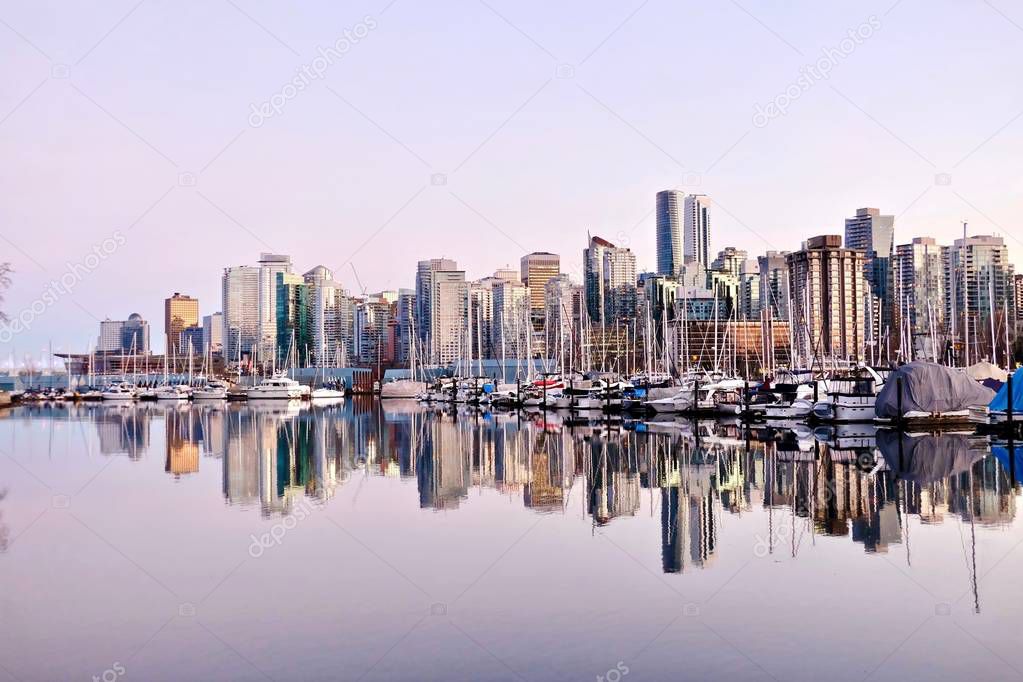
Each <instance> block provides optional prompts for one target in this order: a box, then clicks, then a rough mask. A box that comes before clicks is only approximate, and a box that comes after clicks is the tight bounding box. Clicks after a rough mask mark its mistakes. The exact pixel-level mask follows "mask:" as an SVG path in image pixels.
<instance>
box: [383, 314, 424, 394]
mask: <svg viewBox="0 0 1023 682" xmlns="http://www.w3.org/2000/svg"><path fill="white" fill-rule="evenodd" d="M410 319H411V323H410V325H409V327H410V329H411V330H412V331H411V333H410V334H409V360H408V362H409V378H408V379H395V380H393V381H387V382H384V384H383V385H382V386H381V387H380V397H381V398H391V399H405V400H408V399H415V398H418V397H419V396H421V395H423V394H424V393H426V382H425V381H417V380H416V333H415V329H416V324H415V316H411V317H410Z"/></svg>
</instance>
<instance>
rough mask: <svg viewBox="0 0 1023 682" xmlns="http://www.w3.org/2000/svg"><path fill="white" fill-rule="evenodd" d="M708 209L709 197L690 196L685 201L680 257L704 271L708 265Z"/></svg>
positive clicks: (709, 204)
mask: <svg viewBox="0 0 1023 682" xmlns="http://www.w3.org/2000/svg"><path fill="white" fill-rule="evenodd" d="M710 207H711V200H710V197H708V196H707V195H705V194H690V195H688V196H687V197H686V199H685V212H684V224H683V228H682V257H683V259H684V260H686V261H691V262H695V263H699V264H700V265H701V266H702V267H703V268H704V269H706V268H707V267H708V266H709V265H710Z"/></svg>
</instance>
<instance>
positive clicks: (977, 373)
mask: <svg viewBox="0 0 1023 682" xmlns="http://www.w3.org/2000/svg"><path fill="white" fill-rule="evenodd" d="M966 373H967V374H969V375H970V378H971V379H973V380H974V381H984V380H985V379H994V380H995V381H1002V382H1004V381H1005V380H1006V379H1008V378H1009V373H1008V372H1006V371H1005V370H1004V369H1002V368H1001V367H999V366H998V365H995V364H992V363H990V362H988V361H987V360H981V361H980V362H978V363H977V364H975V365H970V366H969V367H967V368H966Z"/></svg>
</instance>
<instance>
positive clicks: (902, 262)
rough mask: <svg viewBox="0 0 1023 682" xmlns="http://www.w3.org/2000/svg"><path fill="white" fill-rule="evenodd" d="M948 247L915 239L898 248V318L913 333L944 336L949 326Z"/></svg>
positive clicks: (895, 271) (895, 263) (895, 269)
mask: <svg viewBox="0 0 1023 682" xmlns="http://www.w3.org/2000/svg"><path fill="white" fill-rule="evenodd" d="M947 257H948V247H947V246H941V245H940V244H938V243H937V242H935V241H934V239H933V238H932V237H915V238H914V239H913V241H912V242H911V243H909V244H899V245H898V246H896V247H895V258H894V259H893V261H892V275H893V277H892V281H893V282H894V285H895V291H894V292H892V293H893V294H894V297H895V305H896V306H897V309H898V310H897V312H898V318H899V319H900V320H908V323H909V329H910V331H911V332H912V333H913V334H931V333H932V332H933V333H934V334H942V333H943V332H944V327H945V261H946V259H947Z"/></svg>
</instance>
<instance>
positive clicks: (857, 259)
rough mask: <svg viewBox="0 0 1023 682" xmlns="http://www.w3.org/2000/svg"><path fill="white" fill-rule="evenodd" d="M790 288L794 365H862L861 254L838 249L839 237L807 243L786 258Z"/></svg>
mask: <svg viewBox="0 0 1023 682" xmlns="http://www.w3.org/2000/svg"><path fill="white" fill-rule="evenodd" d="M785 260H786V263H787V264H788V268H789V282H790V283H791V286H792V301H793V309H792V311H791V314H790V319H791V324H792V325H794V327H793V330H794V333H793V338H794V339H795V346H796V348H795V350H796V361H797V362H800V363H803V364H805V365H807V366H809V365H811V364H819V363H822V362H826V361H827V360H830V359H837V360H863V359H864V322H865V321H866V317H865V315H864V312H865V311H864V304H865V302H866V301H867V300H868V298H869V294H868V288H867V283H866V280H865V278H864V276H863V268H864V260H865V256H864V253H863V252H862V251H860V250H857V249H848V248H842V237H840V236H839V235H825V236H820V237H812V238H811V239H808V240H807V241H806V243H805V245H804V247H803V249H802V250H800V251H796V252H794V253H790V254H788V255H787V256H786V257H785Z"/></svg>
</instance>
